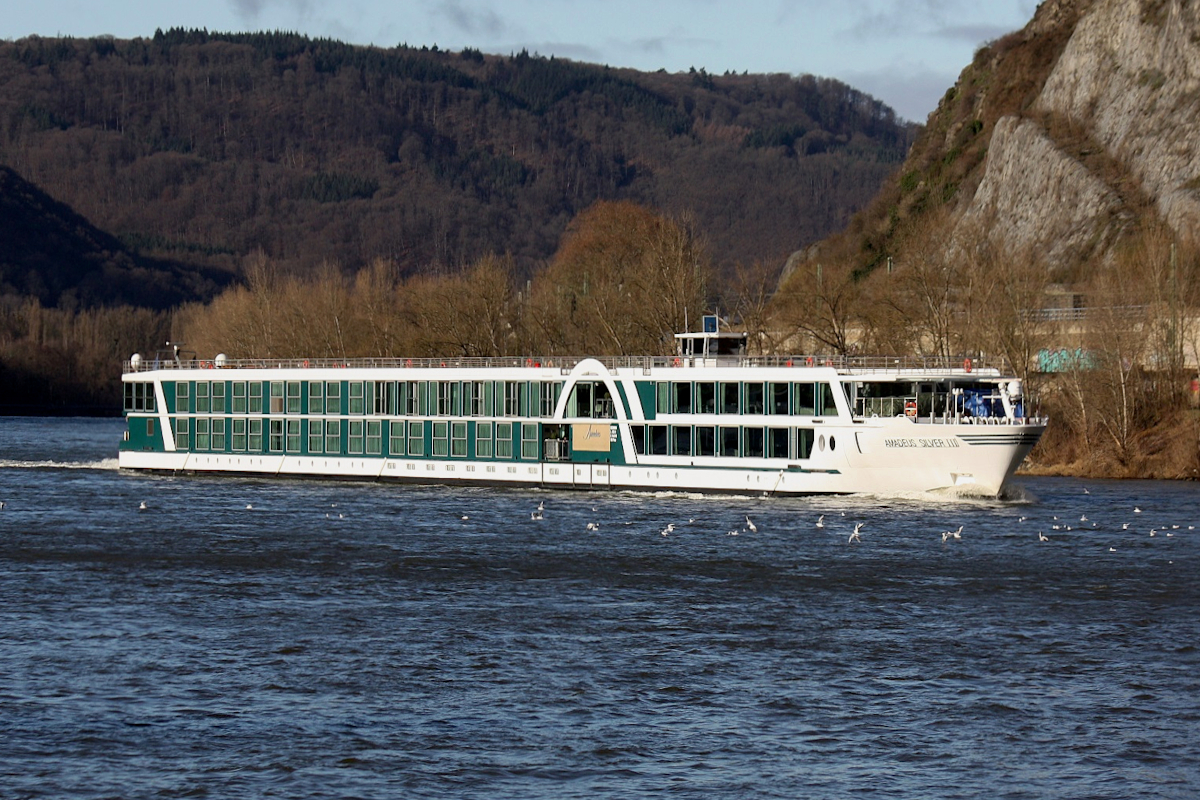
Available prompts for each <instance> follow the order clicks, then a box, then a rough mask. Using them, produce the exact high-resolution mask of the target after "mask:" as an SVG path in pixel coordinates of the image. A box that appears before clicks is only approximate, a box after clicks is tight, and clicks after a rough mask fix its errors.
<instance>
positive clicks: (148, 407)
mask: <svg viewBox="0 0 1200 800" xmlns="http://www.w3.org/2000/svg"><path fill="white" fill-rule="evenodd" d="M125 410H126V411H154V384H153V383H143V382H137V383H126V384H125Z"/></svg>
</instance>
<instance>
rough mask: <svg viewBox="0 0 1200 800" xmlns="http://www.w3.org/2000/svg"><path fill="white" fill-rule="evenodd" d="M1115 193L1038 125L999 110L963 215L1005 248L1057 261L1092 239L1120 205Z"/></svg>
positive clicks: (964, 224)
mask: <svg viewBox="0 0 1200 800" xmlns="http://www.w3.org/2000/svg"><path fill="white" fill-rule="evenodd" d="M1120 207H1121V202H1120V200H1119V199H1118V197H1117V196H1116V195H1115V194H1114V193H1113V192H1112V191H1111V190H1110V189H1109V188H1108V187H1107V186H1106V185H1105V184H1104V182H1103V181H1101V180H1099V179H1098V178H1096V177H1095V176H1093V175H1092V174H1090V173H1089V172H1088V170H1087V169H1086V168H1085V167H1084V166H1083V165H1082V164H1080V163H1079V161H1077V160H1075V159H1073V158H1071V157H1069V156H1067V155H1066V154H1064V153H1063V152H1062V151H1061V150H1059V149H1058V148H1057V147H1056V146H1055V144H1054V142H1053V141H1052V140H1051V139H1050V137H1048V136H1047V135H1046V133H1045V131H1044V130H1043V128H1042V126H1041V125H1040V124H1038V123H1037V122H1035V121H1034V120H1030V119H1019V118H1017V117H1004V118H1002V119H1001V120H1000V121H999V122H998V123H997V125H996V128H995V130H994V131H993V132H992V139H991V142H990V145H989V148H988V163H987V170H986V172H985V173H984V178H983V181H982V182H981V183H980V185H979V189H978V190H977V191H976V193H975V198H974V200H973V202H972V203H971V204H970V205H969V206H968V208H967V211H966V213H965V214H964V215H963V217H962V220H961V222H960V230H967V231H972V232H974V231H977V230H980V229H982V232H983V233H985V235H986V236H987V238H988V239H990V240H991V241H993V242H996V243H1002V244H1003V246H1004V248H1005V249H1007V250H1009V251H1018V250H1025V249H1034V250H1037V251H1038V256H1039V257H1040V258H1043V259H1046V260H1048V261H1050V262H1056V261H1059V260H1062V259H1065V258H1068V257H1069V256H1070V255H1071V254H1072V253H1075V252H1078V251H1079V250H1080V249H1082V248H1084V247H1089V246H1091V245H1093V244H1094V243H1095V242H1096V240H1097V239H1098V238H1103V237H1105V236H1106V234H1107V229H1108V227H1109V222H1110V221H1111V220H1112V219H1113V217H1114V215H1118V214H1119V212H1120Z"/></svg>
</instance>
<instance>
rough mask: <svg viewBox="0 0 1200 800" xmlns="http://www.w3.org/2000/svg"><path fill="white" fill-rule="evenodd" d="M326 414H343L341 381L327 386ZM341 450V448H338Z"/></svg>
mask: <svg viewBox="0 0 1200 800" xmlns="http://www.w3.org/2000/svg"><path fill="white" fill-rule="evenodd" d="M325 413H326V414H341V413H342V383H341V381H329V382H327V383H326V384H325ZM338 449H339V450H341V448H338Z"/></svg>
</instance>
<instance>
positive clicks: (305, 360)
mask: <svg viewBox="0 0 1200 800" xmlns="http://www.w3.org/2000/svg"><path fill="white" fill-rule="evenodd" d="M304 368H305V369H308V359H307V358H306V359H304Z"/></svg>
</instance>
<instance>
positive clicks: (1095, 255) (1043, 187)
mask: <svg viewBox="0 0 1200 800" xmlns="http://www.w3.org/2000/svg"><path fill="white" fill-rule="evenodd" d="M1198 123H1200V3H1196V2H1194V0H1046V2H1044V3H1042V5H1041V6H1039V7H1038V10H1037V12H1036V14H1035V16H1034V18H1033V20H1031V21H1030V23H1029V24H1028V25H1027V26H1026V27H1025V28H1024V29H1022V30H1020V31H1016V32H1014V33H1012V34H1009V35H1008V36H1006V37H1004V38H1002V39H1000V40H998V41H996V42H993V43H991V44H989V45H988V46H987V47H984V48H981V49H980V51H979V52H978V53H977V54H976V57H975V59H974V61H973V62H972V64H971V65H969V66H968V67H967V68H966V69H965V70H963V72H962V74H961V76H960V78H959V80H958V82H957V83H956V85H955V86H954V87H952V88H951V89H950V90H948V91H947V93H946V96H945V97H944V99H943V100H942V102H941V104H940V105H939V107H938V109H937V110H936V111H935V112H934V113H933V114H931V115H930V118H929V120H928V123H927V125H926V130H925V132H924V134H923V135H922V136H921V137H920V138H919V139H918V141H917V143H916V144H915V145H914V146H913V149H912V151H911V152H910V154H909V156H908V158H907V160H906V162H905V165H904V167H903V168H902V169H901V170H900V172H899V173H898V174H897V176H896V178H895V180H894V181H893V182H892V183H891V184H889V185H888V186H887V187H885V189H884V190H883V191H882V192H881V193H880V195H879V196H878V197H877V198H876V200H875V201H874V202H873V204H872V205H871V207H870V208H868V210H867V211H865V212H864V213H863V214H862V215H860V216H859V218H857V219H856V220H855V221H854V223H852V225H851V226H850V227H849V229H848V230H847V231H846V232H845V233H843V234H841V235H839V236H837V237H833V238H831V239H829V240H826V241H825V242H823V243H822V244H821V245H819V246H818V247H817V248H815V249H814V250H813V251H810V252H809V253H808V254H807V255H808V258H821V259H823V260H824V261H825V262H826V263H829V262H831V261H844V262H849V263H851V264H852V265H853V268H854V269H855V270H856V272H858V274H860V275H861V274H866V273H870V272H872V271H873V270H874V269H875V267H877V266H878V265H880V264H881V263H884V262H885V261H886V260H887V259H888V258H893V259H895V260H896V262H897V263H901V262H902V261H903V259H904V258H905V255H906V253H907V252H910V251H911V248H912V247H913V242H914V240H917V239H919V240H923V241H928V240H929V238H936V239H938V240H940V241H942V242H944V243H945V247H946V248H947V251H948V252H949V253H951V254H952V253H953V251H954V250H955V249H957V248H959V247H971V246H975V245H977V244H979V240H980V237H983V238H985V239H986V240H987V241H988V242H989V243H990V244H991V245H992V246H993V247H994V248H996V249H997V250H998V251H999V252H1001V253H1009V254H1014V253H1017V252H1026V253H1032V254H1035V257H1036V258H1038V259H1039V260H1040V261H1041V262H1042V263H1044V264H1045V266H1046V267H1047V269H1049V270H1050V271H1051V272H1052V273H1053V274H1054V275H1055V277H1056V279H1065V280H1071V279H1073V278H1079V277H1081V276H1083V275H1086V273H1087V271H1088V270H1089V269H1091V268H1092V267H1093V266H1094V265H1095V264H1098V263H1103V262H1104V261H1106V260H1107V259H1108V258H1109V257H1110V256H1111V255H1112V253H1113V250H1114V247H1115V246H1117V245H1118V244H1119V243H1120V242H1121V241H1122V240H1123V239H1124V238H1125V237H1126V236H1127V235H1128V234H1130V233H1132V232H1135V231H1137V230H1138V229H1140V228H1144V227H1146V226H1148V225H1152V224H1166V225H1167V226H1169V227H1170V228H1171V229H1172V230H1173V231H1174V232H1175V234H1176V235H1178V236H1179V237H1181V238H1185V239H1186V238H1189V237H1194V236H1195V235H1196V233H1197V232H1200V124H1198ZM933 212H939V213H936V214H935V213H933ZM935 219H936V220H938V221H937V222H933V220H935ZM942 226H948V228H949V229H948V230H947V229H945V227H942ZM914 232H915V233H914ZM786 277H787V276H785V279H786Z"/></svg>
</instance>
